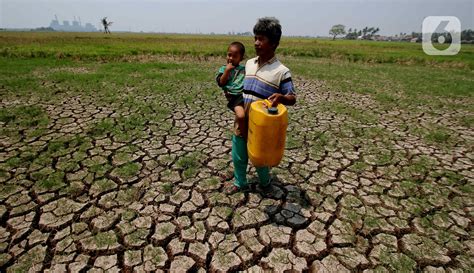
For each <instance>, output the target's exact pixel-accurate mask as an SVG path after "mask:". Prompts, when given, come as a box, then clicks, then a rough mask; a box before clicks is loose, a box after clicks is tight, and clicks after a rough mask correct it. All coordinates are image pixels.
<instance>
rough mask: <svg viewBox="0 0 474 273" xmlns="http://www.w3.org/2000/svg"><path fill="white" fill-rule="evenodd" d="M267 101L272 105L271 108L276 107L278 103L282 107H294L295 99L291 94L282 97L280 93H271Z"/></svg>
mask: <svg viewBox="0 0 474 273" xmlns="http://www.w3.org/2000/svg"><path fill="white" fill-rule="evenodd" d="M268 100H269V101H270V102H271V103H272V107H275V106H277V105H278V104H279V103H282V104H284V105H294V104H295V103H296V97H295V95H293V94H289V95H282V94H280V93H273V94H272V95H271V96H270V97H268Z"/></svg>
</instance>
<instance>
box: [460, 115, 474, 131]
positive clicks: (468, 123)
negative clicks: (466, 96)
mask: <svg viewBox="0 0 474 273" xmlns="http://www.w3.org/2000/svg"><path fill="white" fill-rule="evenodd" d="M459 123H460V124H461V125H462V126H465V127H467V128H472V127H474V115H469V116H462V117H460V118H459Z"/></svg>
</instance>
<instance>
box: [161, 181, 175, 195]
mask: <svg viewBox="0 0 474 273" xmlns="http://www.w3.org/2000/svg"><path fill="white" fill-rule="evenodd" d="M173 187H174V186H173V184H172V183H164V184H162V185H161V190H162V192H163V193H166V194H169V193H172V192H173Z"/></svg>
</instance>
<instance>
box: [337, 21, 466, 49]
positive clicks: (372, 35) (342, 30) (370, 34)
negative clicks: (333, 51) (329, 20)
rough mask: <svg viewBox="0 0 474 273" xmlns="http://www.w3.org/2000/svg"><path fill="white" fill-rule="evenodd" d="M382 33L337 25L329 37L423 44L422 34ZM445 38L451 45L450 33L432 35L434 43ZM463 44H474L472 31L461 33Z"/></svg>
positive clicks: (370, 28)
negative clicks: (384, 34)
mask: <svg viewBox="0 0 474 273" xmlns="http://www.w3.org/2000/svg"><path fill="white" fill-rule="evenodd" d="M379 31H380V28H378V27H368V26H366V27H364V28H363V29H359V30H358V29H357V28H354V29H352V28H349V29H348V30H347V32H346V27H345V26H344V25H341V24H337V25H334V26H332V27H331V29H330V30H329V35H331V36H332V39H333V40H335V39H336V37H337V36H342V35H345V36H344V39H347V40H356V39H363V40H397V41H411V42H421V40H422V38H423V35H422V34H421V32H412V33H411V34H407V33H406V32H400V33H399V34H395V35H394V36H391V37H381V36H380V35H378V34H377V33H378V32H379ZM441 36H442V37H443V38H444V39H443V40H444V42H445V43H451V41H452V37H451V34H450V33H449V32H445V33H433V34H432V35H431V40H432V41H433V42H435V43H436V42H438V41H439V38H440V37H441ZM461 43H466V44H468V43H474V31H473V30H472V29H465V30H463V31H462V32H461Z"/></svg>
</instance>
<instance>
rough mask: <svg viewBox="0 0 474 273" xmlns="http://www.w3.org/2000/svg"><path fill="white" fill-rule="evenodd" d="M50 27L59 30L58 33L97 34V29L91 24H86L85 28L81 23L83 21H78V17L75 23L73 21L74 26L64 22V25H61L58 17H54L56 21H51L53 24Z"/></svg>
mask: <svg viewBox="0 0 474 273" xmlns="http://www.w3.org/2000/svg"><path fill="white" fill-rule="evenodd" d="M49 27H50V28H52V29H54V30H57V31H71V32H95V31H97V28H96V27H94V25H92V24H91V23H86V24H85V25H84V26H83V25H82V23H81V19H80V18H79V21H77V20H76V17H74V21H72V24H70V23H69V21H67V20H64V21H63V24H62V25H61V24H60V23H59V20H58V16H56V15H55V16H54V19H53V20H51V23H50V24H49Z"/></svg>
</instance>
